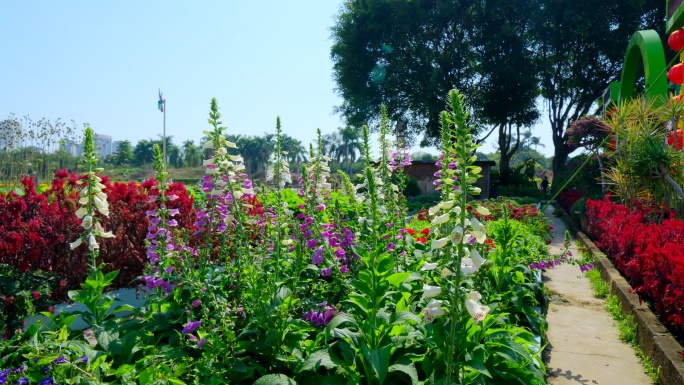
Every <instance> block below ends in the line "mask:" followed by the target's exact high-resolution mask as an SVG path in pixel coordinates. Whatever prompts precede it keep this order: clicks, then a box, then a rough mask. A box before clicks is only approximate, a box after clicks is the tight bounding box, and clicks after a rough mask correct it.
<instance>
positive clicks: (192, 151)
mask: <svg viewBox="0 0 684 385" xmlns="http://www.w3.org/2000/svg"><path fill="white" fill-rule="evenodd" d="M182 147H183V164H184V165H185V166H186V167H198V166H199V165H201V164H202V151H201V149H200V148H199V147H197V146H195V142H194V141H192V140H186V141H185V142H183V146H182Z"/></svg>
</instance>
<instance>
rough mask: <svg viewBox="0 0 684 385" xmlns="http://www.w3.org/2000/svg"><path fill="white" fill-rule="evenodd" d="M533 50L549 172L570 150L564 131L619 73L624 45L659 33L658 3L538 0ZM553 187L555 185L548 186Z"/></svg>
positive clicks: (662, 8) (661, 9)
mask: <svg viewBox="0 0 684 385" xmlns="http://www.w3.org/2000/svg"><path fill="white" fill-rule="evenodd" d="M538 9H539V12H538V13H537V14H536V17H535V26H534V38H535V42H534V47H535V51H536V57H537V66H536V68H537V70H538V71H539V75H540V77H541V92H542V96H543V98H544V101H545V103H546V109H547V110H548V119H549V121H550V123H551V131H552V134H553V145H554V158H553V171H554V173H555V174H556V175H558V172H559V171H561V169H563V168H564V166H565V163H566V161H567V159H568V155H569V154H570V153H571V152H572V149H571V148H570V147H568V146H567V144H566V138H565V135H564V134H565V129H566V128H567V125H568V124H569V122H571V121H574V120H577V119H578V118H580V117H581V116H583V115H586V114H588V113H589V112H590V110H591V108H592V106H593V105H594V102H595V101H596V100H598V99H599V98H600V97H601V95H602V94H603V92H604V90H605V89H606V88H607V87H608V84H609V83H610V82H611V81H615V80H618V79H619V77H620V73H621V71H622V62H623V59H624V55H625V51H626V49H627V44H628V42H629V39H630V37H631V36H632V34H633V33H634V32H636V31H639V30H644V29H655V30H656V31H658V32H659V33H660V34H661V36H665V34H664V27H665V26H664V24H665V22H664V16H665V1H663V0H602V1H595V0H539V1H538ZM554 185H557V184H554Z"/></svg>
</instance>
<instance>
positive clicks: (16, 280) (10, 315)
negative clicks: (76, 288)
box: [0, 264, 60, 336]
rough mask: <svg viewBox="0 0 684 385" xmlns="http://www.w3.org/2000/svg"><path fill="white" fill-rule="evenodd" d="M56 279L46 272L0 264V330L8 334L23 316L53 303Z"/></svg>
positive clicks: (11, 332)
mask: <svg viewBox="0 0 684 385" xmlns="http://www.w3.org/2000/svg"><path fill="white" fill-rule="evenodd" d="M59 288H60V285H59V279H57V278H55V277H53V276H51V275H50V274H48V273H47V272H42V271H41V272H28V273H27V272H23V271H19V270H18V269H16V268H15V267H13V266H9V265H4V264H0V293H1V294H0V334H2V335H4V336H9V335H11V334H13V333H14V331H15V330H17V329H18V328H21V327H23V320H24V319H25V318H26V317H28V316H30V315H32V314H35V313H37V312H41V311H46V310H47V309H48V307H49V306H51V305H53V304H54V301H53V300H52V299H51V297H52V293H53V291H55V290H57V289H59Z"/></svg>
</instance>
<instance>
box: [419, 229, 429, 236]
mask: <svg viewBox="0 0 684 385" xmlns="http://www.w3.org/2000/svg"><path fill="white" fill-rule="evenodd" d="M420 233H421V234H423V235H428V234H430V228H429V227H426V228H424V229H422V230H420Z"/></svg>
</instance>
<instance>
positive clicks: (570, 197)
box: [557, 190, 585, 213]
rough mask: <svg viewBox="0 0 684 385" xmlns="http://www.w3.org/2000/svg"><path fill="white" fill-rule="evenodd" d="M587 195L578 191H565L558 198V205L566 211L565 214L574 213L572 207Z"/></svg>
mask: <svg viewBox="0 0 684 385" xmlns="http://www.w3.org/2000/svg"><path fill="white" fill-rule="evenodd" d="M584 196H585V194H584V193H583V192H582V191H578V190H563V191H562V192H561V193H560V194H559V195H558V198H557V201H558V204H559V205H560V206H561V207H562V208H563V210H565V212H567V213H570V212H572V206H573V205H574V204H575V203H576V202H577V201H578V200H580V199H581V198H582V197H584Z"/></svg>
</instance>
